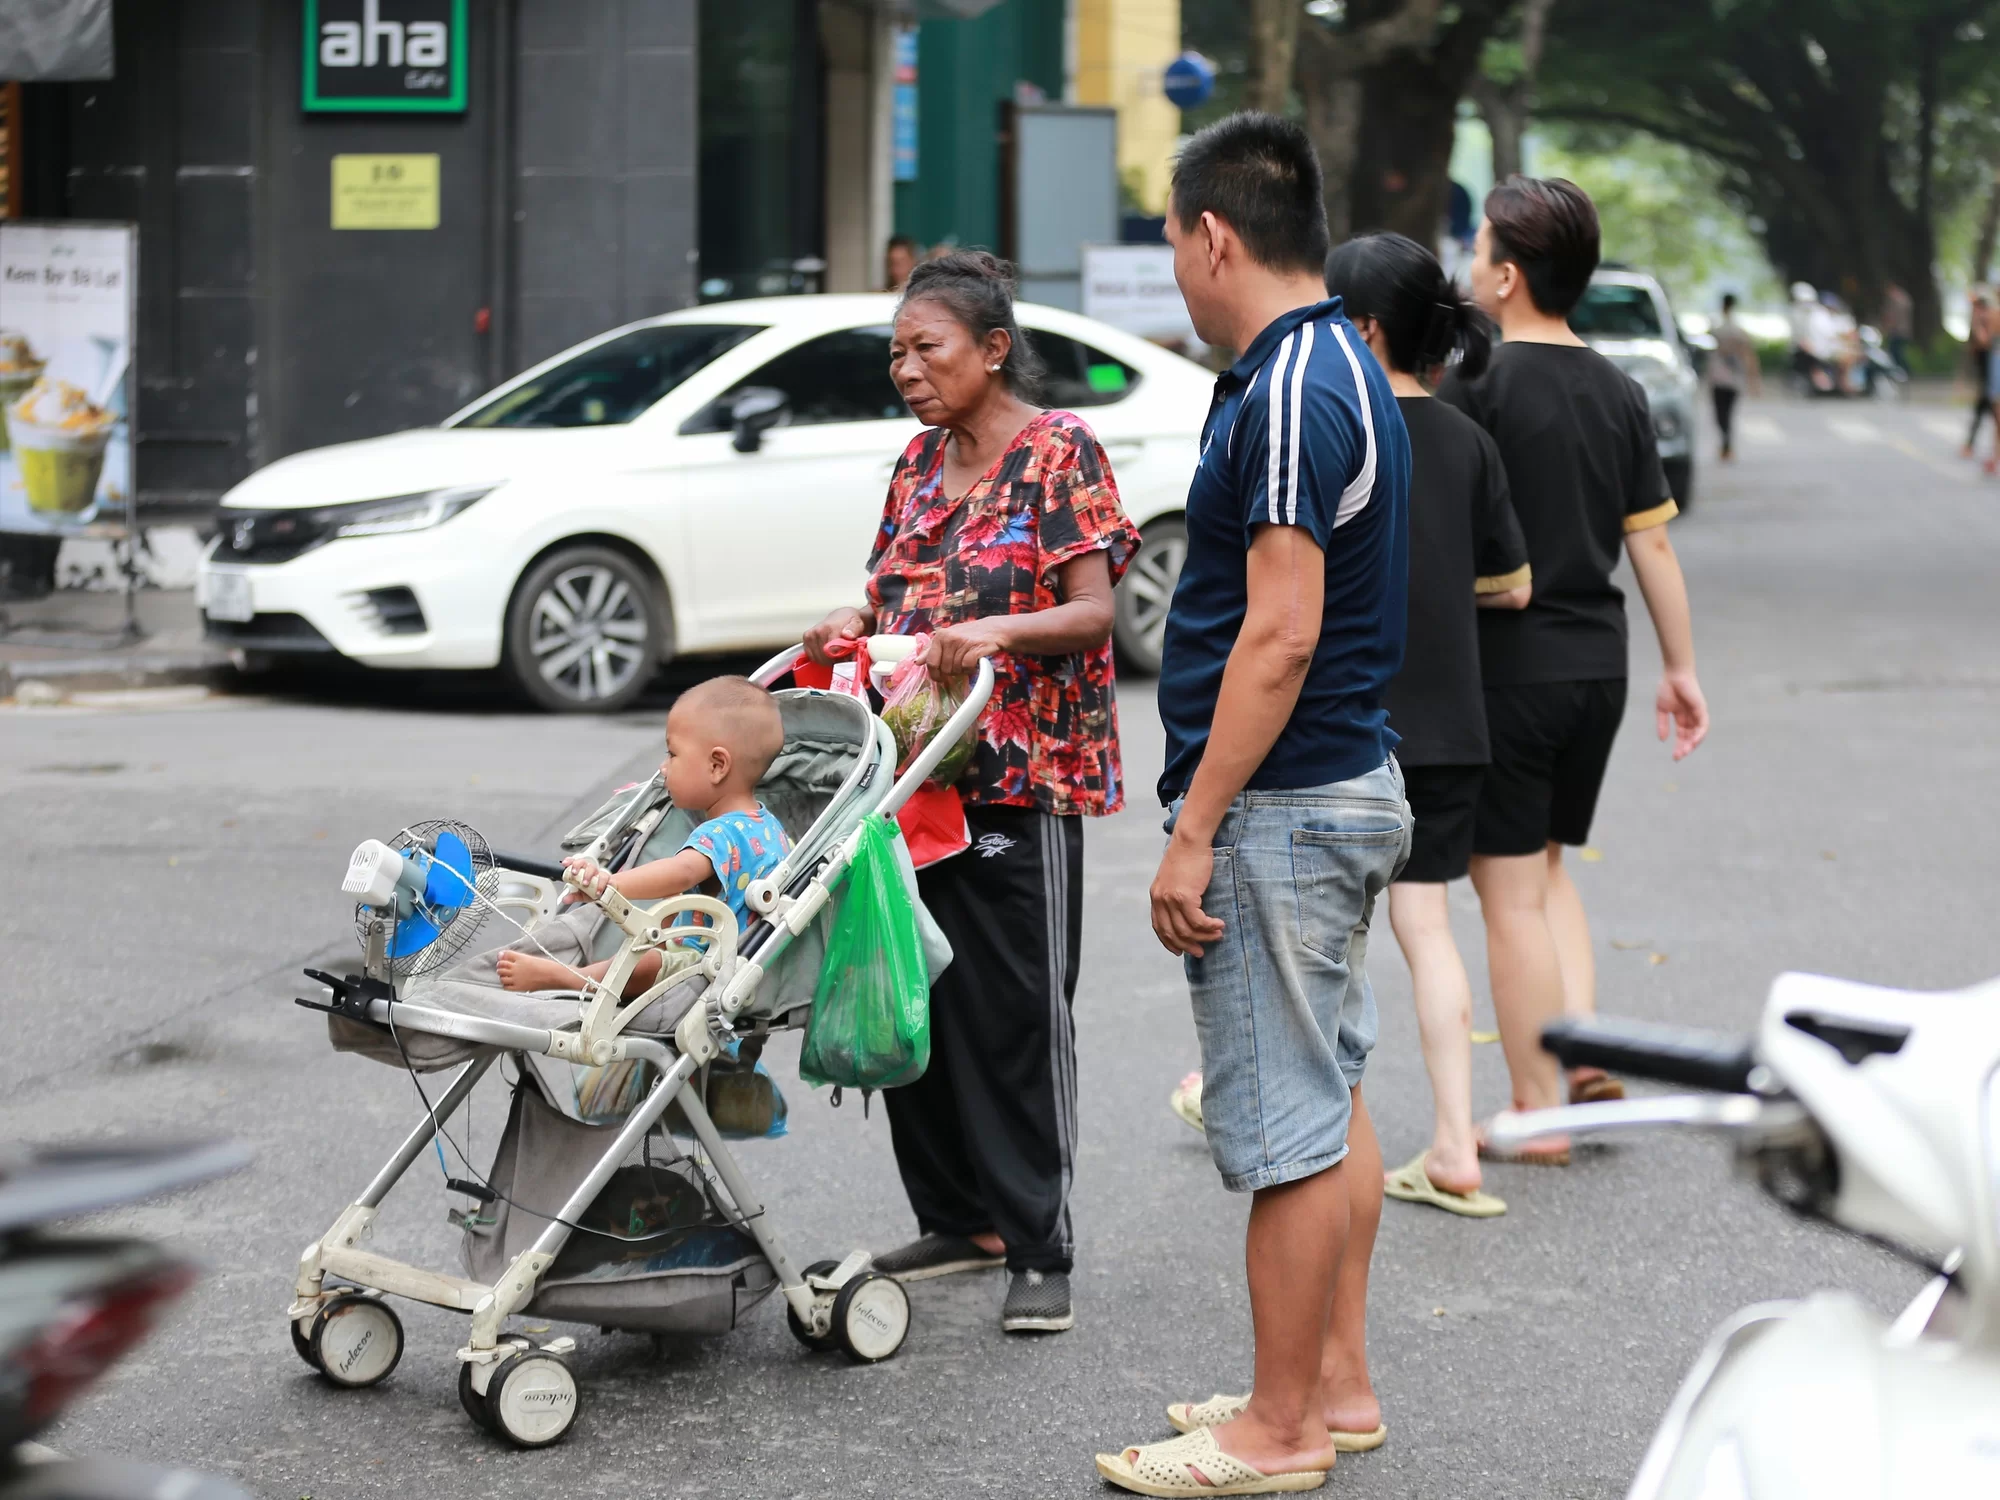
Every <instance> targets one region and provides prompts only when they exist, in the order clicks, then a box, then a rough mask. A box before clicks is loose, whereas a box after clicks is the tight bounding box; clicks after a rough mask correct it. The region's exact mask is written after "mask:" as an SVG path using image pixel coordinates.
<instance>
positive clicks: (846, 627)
mask: <svg viewBox="0 0 2000 1500" xmlns="http://www.w3.org/2000/svg"><path fill="white" fill-rule="evenodd" d="M873 623H874V622H873V621H871V620H870V619H869V618H868V616H867V615H865V614H863V613H862V612H861V611H860V610H858V609H854V608H852V607H850V606H848V605H842V606H841V607H840V608H839V609H836V610H835V611H834V612H833V613H832V614H830V615H828V616H827V617H826V618H825V619H824V620H821V621H820V622H819V624H817V625H815V626H813V628H812V629H811V630H808V631H807V632H806V639H805V648H806V656H807V658H808V659H810V660H811V661H814V662H816V663H818V664H819V665H820V666H822V667H826V666H831V665H832V664H833V658H832V657H831V656H828V655H827V654H826V648H827V643H828V642H829V641H833V640H848V641H858V640H860V639H861V637H863V636H864V635H866V634H868V632H869V630H870V629H871V628H872V626H873Z"/></svg>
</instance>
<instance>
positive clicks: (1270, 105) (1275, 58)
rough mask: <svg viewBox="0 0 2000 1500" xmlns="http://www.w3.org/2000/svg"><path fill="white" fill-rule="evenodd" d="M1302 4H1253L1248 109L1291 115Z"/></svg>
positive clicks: (1288, 0)
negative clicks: (1294, 68) (1293, 75)
mask: <svg viewBox="0 0 2000 1500" xmlns="http://www.w3.org/2000/svg"><path fill="white" fill-rule="evenodd" d="M1300 10H1301V6H1300V0H1250V90H1249V105H1250V108H1252V109H1261V110H1263V111H1265V113H1267V114H1273V115H1283V114H1289V113H1290V112H1291V102H1292V70H1293V65H1294V60H1295V58H1296V56H1297V53H1298V47H1299V19H1300Z"/></svg>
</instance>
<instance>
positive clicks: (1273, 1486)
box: [1097, 1427, 1328, 1495]
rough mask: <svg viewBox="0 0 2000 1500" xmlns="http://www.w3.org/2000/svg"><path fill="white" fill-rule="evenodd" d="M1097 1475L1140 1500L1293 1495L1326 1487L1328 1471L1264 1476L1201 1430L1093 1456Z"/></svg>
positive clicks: (1209, 1432)
mask: <svg viewBox="0 0 2000 1500" xmlns="http://www.w3.org/2000/svg"><path fill="white" fill-rule="evenodd" d="M1097 1472H1098V1473H1099V1474H1101V1475H1103V1476H1104V1477H1105V1478H1106V1479H1108V1480H1110V1481H1111V1482H1112V1483H1113V1484H1115V1485H1117V1486H1118V1487H1119V1488H1121V1489H1127V1490H1131V1491H1132V1492H1133V1493H1134V1494H1139V1495H1293V1494H1298V1493H1299V1492H1300V1491H1302V1490H1316V1489H1318V1488H1319V1487H1320V1486H1321V1485H1323V1484H1325V1483H1326V1476H1327V1473H1328V1470H1327V1469H1299V1470H1291V1471H1287V1472H1285V1473H1282V1474H1266V1473H1264V1472H1263V1471H1262V1470H1259V1469H1253V1468H1251V1467H1250V1465H1248V1464H1246V1463H1244V1462H1243V1460H1242V1459H1240V1458H1231V1457H1230V1456H1229V1455H1228V1454H1227V1453H1224V1452H1223V1451H1222V1448H1221V1446H1220V1445H1219V1444H1217V1442H1216V1441H1215V1434H1214V1433H1213V1432H1211V1431H1209V1430H1208V1429H1207V1428H1206V1427H1197V1428H1196V1429H1195V1430H1194V1431H1193V1432H1190V1433H1188V1434H1186V1435H1185V1436H1184V1437H1177V1438H1169V1439H1168V1440H1167V1441H1166V1442H1164V1443H1149V1444H1147V1445H1146V1446H1145V1447H1133V1448H1127V1449H1125V1450H1123V1451H1122V1452H1119V1453H1100V1454H1098V1455H1097Z"/></svg>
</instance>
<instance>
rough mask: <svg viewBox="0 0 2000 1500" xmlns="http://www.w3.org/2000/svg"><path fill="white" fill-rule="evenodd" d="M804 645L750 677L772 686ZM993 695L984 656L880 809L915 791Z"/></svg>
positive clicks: (892, 808) (887, 810)
mask: <svg viewBox="0 0 2000 1500" xmlns="http://www.w3.org/2000/svg"><path fill="white" fill-rule="evenodd" d="M804 649H805V648H804V646H802V645H800V646H787V647H786V648H785V649H784V650H782V651H780V652H779V653H778V654H777V655H776V656H774V657H772V658H771V659H770V660H769V661H767V662H765V663H764V665H763V666H761V667H759V668H758V669H757V670H756V671H754V672H752V673H751V674H750V680H751V681H752V682H754V683H756V684H757V685H758V686H759V687H769V686H770V685H771V684H772V683H774V682H776V681H777V680H778V679H779V678H781V677H783V676H784V675H785V674H786V673H787V672H789V671H791V670H792V668H793V667H794V666H796V665H797V664H798V660H799V654H800V652H802V651H803V650H804ZM992 696H993V663H992V662H990V661H987V660H984V659H982V660H981V661H980V663H979V670H978V671H977V672H976V673H975V674H974V676H973V679H972V685H971V687H970V689H969V690H968V691H967V692H966V695H965V701H964V702H963V703H961V704H959V706H958V711H957V712H956V713H954V714H953V715H952V716H951V717H950V718H949V719H946V720H945V721H944V727H943V728H942V729H940V730H939V731H938V732H937V733H936V734H934V735H932V736H931V742H930V743H929V744H928V745H926V746H924V748H923V749H922V750H921V751H919V752H918V753H917V758H916V759H915V760H913V761H911V762H910V767H909V769H908V770H906V771H905V772H903V774H902V775H901V776H899V777H897V778H896V784H895V786H894V787H893V788H891V789H890V792H889V795H888V797H887V798H886V799H885V800H884V801H883V803H882V805H881V808H880V809H879V811H881V812H883V813H887V814H891V815H893V814H894V813H895V812H896V810H897V809H898V808H900V807H901V806H902V805H903V804H904V803H905V802H908V801H909V800H910V798H911V797H912V796H914V795H915V794H916V790H917V788H918V787H920V786H922V785H923V784H924V783H925V782H926V781H927V780H929V779H930V774H931V772H933V771H935V770H936V769H937V766H938V762H939V761H941V760H943V759H944V757H945V753H946V752H947V751H949V750H950V749H951V747H952V746H954V745H956V744H957V743H958V742H959V741H960V740H961V739H963V738H965V736H966V735H967V734H968V733H970V732H971V729H972V726H973V725H974V724H976V723H977V722H978V721H979V716H980V715H981V714H982V713H984V712H985V711H986V700H987V699H989V698H991V697H992Z"/></svg>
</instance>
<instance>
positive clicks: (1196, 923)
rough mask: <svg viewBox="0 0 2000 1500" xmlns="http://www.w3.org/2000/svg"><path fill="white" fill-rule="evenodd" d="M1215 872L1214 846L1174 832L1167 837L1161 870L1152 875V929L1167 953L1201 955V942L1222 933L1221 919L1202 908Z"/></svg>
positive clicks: (1212, 939) (1205, 941)
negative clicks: (1184, 837) (1202, 901)
mask: <svg viewBox="0 0 2000 1500" xmlns="http://www.w3.org/2000/svg"><path fill="white" fill-rule="evenodd" d="M1214 873H1215V850H1214V849H1212V848H1210V847H1209V846H1208V845H1207V844H1205V843H1201V844H1198V843H1196V842H1195V841H1194V840H1193V839H1183V838H1181V837H1179V836H1178V835H1176V836H1175V837H1173V838H1171V839H1169V840H1168V841H1167V852H1166V855H1165V857H1164V858H1162V859H1161V860H1160V873H1159V874H1157V875H1155V876H1154V877H1153V890H1152V897H1153V933H1154V935H1155V936H1156V937H1158V938H1159V940H1160V945H1161V946H1162V947H1163V948H1165V949H1166V950H1167V952H1169V953H1180V954H1185V955H1187V956H1188V957H1191V958H1200V957H1201V955H1202V944H1204V943H1213V942H1215V941H1216V940H1217V939H1219V938H1220V937H1221V936H1222V919H1221V918H1220V917H1211V916H1210V915H1209V914H1208V913H1207V912H1205V911H1203V910H1202V909H1201V898H1202V897H1203V895H1205V894H1206V893H1207V891H1208V882H1209V878H1210V877H1211V876H1212V875H1213V874H1214Z"/></svg>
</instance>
